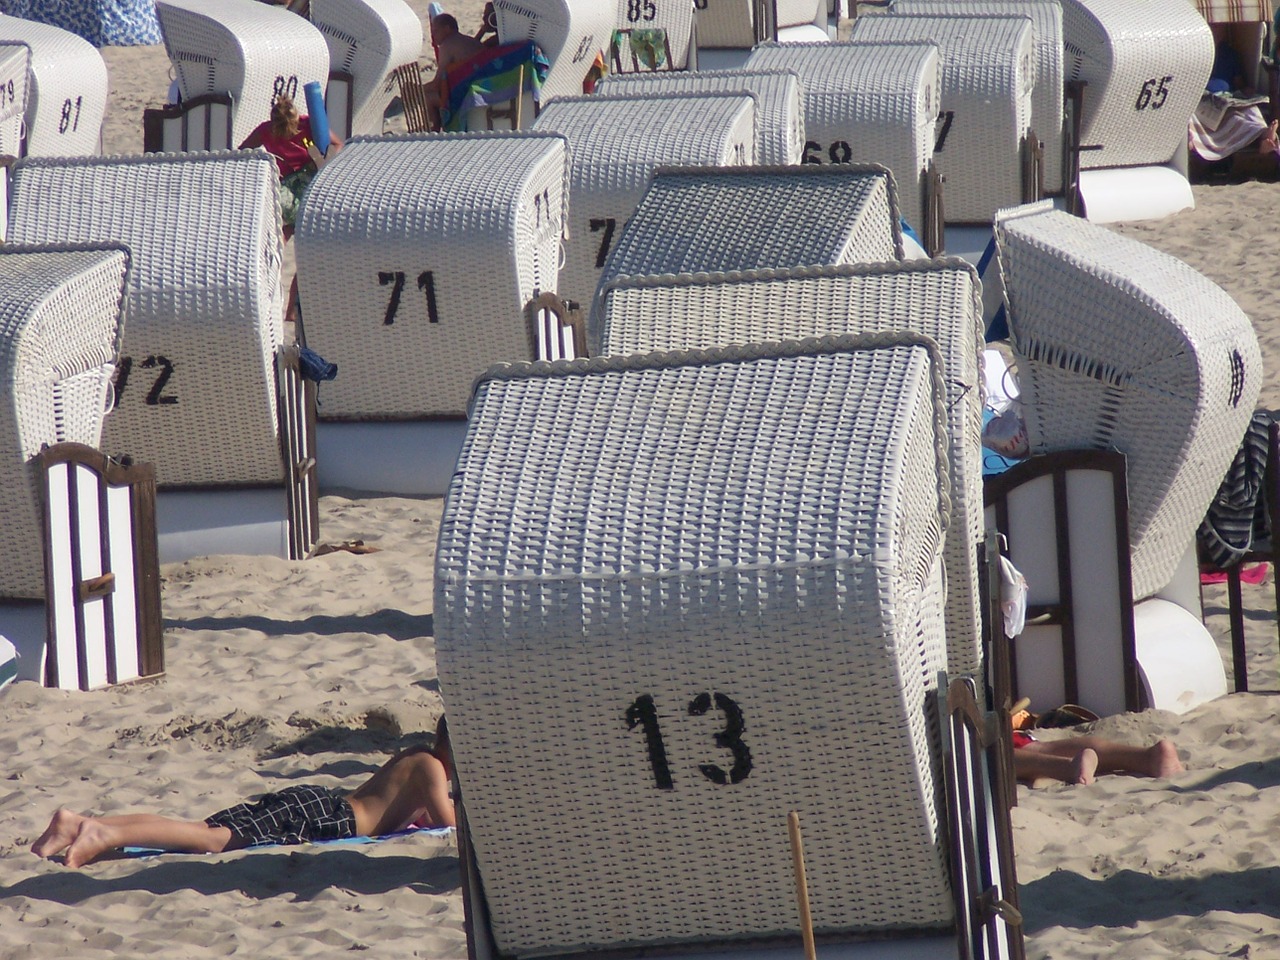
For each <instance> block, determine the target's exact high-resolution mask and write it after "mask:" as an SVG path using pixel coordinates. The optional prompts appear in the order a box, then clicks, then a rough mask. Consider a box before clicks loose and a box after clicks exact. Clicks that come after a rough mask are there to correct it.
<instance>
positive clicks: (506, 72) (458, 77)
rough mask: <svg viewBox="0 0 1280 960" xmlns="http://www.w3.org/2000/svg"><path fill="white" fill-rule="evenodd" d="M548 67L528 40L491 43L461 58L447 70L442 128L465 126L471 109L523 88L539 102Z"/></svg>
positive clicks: (503, 99) (500, 100)
mask: <svg viewBox="0 0 1280 960" xmlns="http://www.w3.org/2000/svg"><path fill="white" fill-rule="evenodd" d="M521 68H523V79H522V75H521ZM550 68H551V64H550V63H549V62H548V60H547V58H546V57H544V56H543V55H542V51H541V50H540V49H538V47H537V45H536V44H534V43H533V41H531V40H528V41H525V42H523V43H509V44H507V45H505V46H501V47H494V48H493V49H492V50H485V51H483V52H481V53H478V54H476V55H475V56H474V57H472V58H470V59H469V60H464V61H463V62H462V63H459V64H457V65H456V66H454V67H453V68H451V69H450V70H449V73H448V79H449V103H448V105H447V106H446V108H445V109H444V110H443V111H441V113H442V117H441V119H442V120H443V121H444V128H445V129H446V130H448V131H451V132H454V133H457V132H460V131H462V130H465V129H466V118H467V114H468V113H469V112H470V111H471V110H474V109H475V108H476V107H484V106H491V105H493V104H497V103H506V102H507V101H509V100H514V99H516V97H519V96H521V95H522V94H523V92H524V90H530V91H532V92H533V100H534V103H538V102H541V94H542V84H543V82H544V81H545V80H546V79H547V71H548V70H549V69H550Z"/></svg>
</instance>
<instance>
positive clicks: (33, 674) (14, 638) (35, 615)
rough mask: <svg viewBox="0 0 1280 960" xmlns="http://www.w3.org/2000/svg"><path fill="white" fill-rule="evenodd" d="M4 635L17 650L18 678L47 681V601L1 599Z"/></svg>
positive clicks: (0, 626)
mask: <svg viewBox="0 0 1280 960" xmlns="http://www.w3.org/2000/svg"><path fill="white" fill-rule="evenodd" d="M0 636H3V637H4V638H5V639H6V640H8V641H9V642H10V643H12V644H13V646H14V649H15V650H16V651H17V654H18V659H17V663H16V668H17V669H16V671H15V676H14V679H15V680H33V681H35V682H36V683H43V682H44V665H45V648H46V646H47V644H48V639H49V611H48V608H47V607H45V605H44V604H43V603H39V602H35V603H21V602H10V601H6V602H4V603H0Z"/></svg>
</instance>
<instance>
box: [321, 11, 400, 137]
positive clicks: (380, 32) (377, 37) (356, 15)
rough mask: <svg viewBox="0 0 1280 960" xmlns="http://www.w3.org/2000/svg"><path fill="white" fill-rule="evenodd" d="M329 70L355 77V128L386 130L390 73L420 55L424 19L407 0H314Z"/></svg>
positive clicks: (353, 126)
mask: <svg viewBox="0 0 1280 960" xmlns="http://www.w3.org/2000/svg"><path fill="white" fill-rule="evenodd" d="M311 23H312V26H314V27H315V28H316V29H317V30H319V31H320V32H321V33H322V34H324V39H325V42H326V43H328V45H329V69H330V70H332V71H335V72H338V71H341V72H343V73H349V74H351V77H352V91H351V114H352V119H351V132H352V133H354V134H361V133H371V134H375V135H376V134H381V133H382V115H383V113H384V112H385V111H386V108H387V99H388V98H387V95H386V92H385V88H386V80H387V75H388V74H389V73H390V72H391V71H392V70H394V69H395V68H396V67H399V66H401V65H403V64H406V63H416V62H417V60H418V57H420V56H421V55H422V21H421V20H419V19H418V15H417V14H416V13H414V12H413V8H412V7H410V6H409V5H408V4H407V3H405V2H404V0H311Z"/></svg>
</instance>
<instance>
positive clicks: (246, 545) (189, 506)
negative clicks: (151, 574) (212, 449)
mask: <svg viewBox="0 0 1280 960" xmlns="http://www.w3.org/2000/svg"><path fill="white" fill-rule="evenodd" d="M156 529H157V531H158V534H159V536H158V540H159V545H160V562H161V563H178V562H180V561H182V560H190V559H191V558H192V557H204V556H209V555H211V554H220V553H234V554H243V555H249V556H269V557H280V558H281V559H282V560H287V559H289V507H288V494H287V492H286V490H285V488H284V487H283V486H280V487H270V488H265V489H248V490H245V489H240V488H235V487H228V488H225V489H221V490H162V491H161V492H160V493H159V495H158V496H157V497H156Z"/></svg>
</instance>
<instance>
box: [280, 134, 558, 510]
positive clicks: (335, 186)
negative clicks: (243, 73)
mask: <svg viewBox="0 0 1280 960" xmlns="http://www.w3.org/2000/svg"><path fill="white" fill-rule="evenodd" d="M567 174H568V151H567V149H566V144H565V140H564V138H563V137H560V136H556V135H554V134H534V133H494V134H447V135H446V134H436V135H430V134H427V135H416V136H406V137H391V138H367V139H366V138H358V139H356V140H353V141H351V142H350V143H349V144H348V145H347V146H346V147H345V148H344V149H343V150H342V152H341V153H339V154H338V156H337V157H336V158H335V159H334V160H333V162H331V163H329V164H328V165H326V167H325V169H324V170H323V171H322V172H321V174H320V175H319V176H318V177H317V178H316V179H315V181H313V183H312V186H311V190H310V192H309V193H308V194H307V199H306V202H305V203H304V204H303V207H302V212H301V215H300V216H299V218H298V232H297V240H296V242H297V257H298V277H299V292H300V295H301V298H302V303H303V310H304V316H305V318H306V328H307V339H308V342H309V343H310V344H311V345H312V346H313V347H314V348H315V349H316V350H317V351H318V352H319V353H320V354H321V355H323V356H324V357H325V358H327V359H329V360H332V361H333V362H335V363H337V364H338V369H339V371H340V375H339V377H338V378H337V379H336V380H334V381H333V383H331V384H326V385H325V388H324V406H323V409H322V411H321V413H322V415H323V419H322V422H321V424H320V446H321V450H322V462H321V476H322V478H323V479H324V482H325V484H326V485H329V484H337V485H343V486H359V487H362V488H365V489H368V488H370V486H371V485H373V484H391V485H390V486H376V487H373V488H374V489H383V490H387V491H390V492H411V493H437V494H438V493H442V492H443V491H444V489H445V487H446V486H447V484H448V481H449V477H450V475H451V474H452V472H453V462H454V460H455V459H456V458H457V452H458V448H459V445H460V444H461V442H462V433H463V431H464V429H465V423H464V418H465V416H466V410H467V398H468V397H469V396H470V390H471V383H472V381H473V380H474V379H475V377H476V376H477V375H478V374H479V373H480V372H482V371H483V370H484V369H485V368H487V367H488V366H489V365H490V364H493V363H497V362H499V361H514V360H532V359H535V358H537V357H539V356H540V355H541V354H540V353H539V351H538V350H537V349H536V346H535V343H534V339H533V335H532V334H531V331H530V329H529V327H528V326H527V325H526V324H525V322H524V321H523V320H522V317H523V315H524V313H525V310H526V308H527V307H528V305H529V304H530V301H532V300H534V298H536V297H537V296H538V295H539V294H541V293H554V292H555V291H556V276H557V268H558V266H559V256H560V241H561V237H562V235H563V232H564V222H565V204H566V202H567V197H568V187H567V183H566V179H567ZM405 431H408V434H409V435H412V436H413V437H415V438H417V439H412V440H406V439H404V438H403V436H402V434H404V433H405ZM384 435H385V436H386V437H387V438H388V439H387V440H386V442H385V446H383V445H381V443H380V441H379V438H380V437H383V436H384ZM405 458H408V460H406V459H405ZM424 458H425V459H426V460H428V461H429V462H428V463H425V464H424V463H422V462H420V461H422V460H423V459H424Z"/></svg>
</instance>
